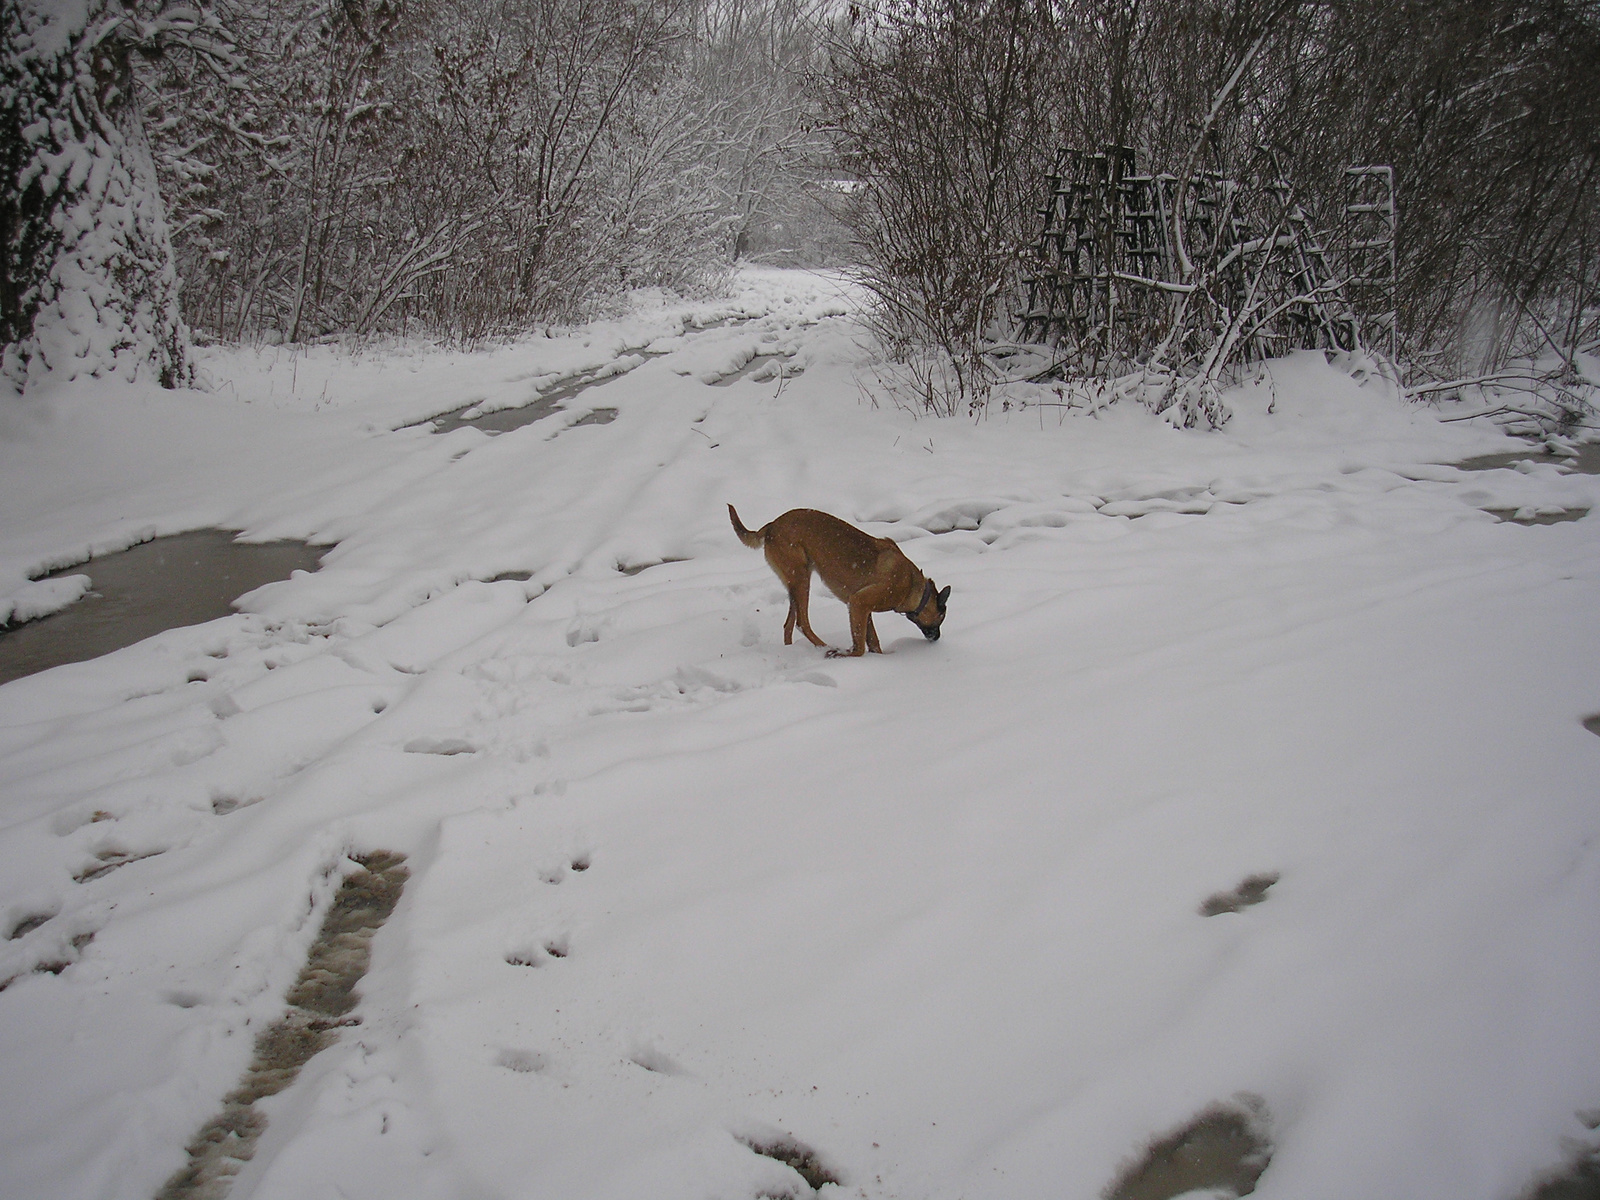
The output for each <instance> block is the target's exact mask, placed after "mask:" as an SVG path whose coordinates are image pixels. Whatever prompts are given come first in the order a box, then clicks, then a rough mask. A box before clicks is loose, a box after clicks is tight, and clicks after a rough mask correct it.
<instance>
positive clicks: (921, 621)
mask: <svg viewBox="0 0 1600 1200" xmlns="http://www.w3.org/2000/svg"><path fill="white" fill-rule="evenodd" d="M949 599H950V589H949V588H945V589H944V590H943V591H934V588H933V580H931V579H929V580H926V581H925V583H924V586H923V589H922V600H921V602H920V603H918V605H917V606H916V608H914V609H912V610H911V611H910V612H908V613H907V614H906V620H908V621H910V622H911V623H912V624H913V625H915V626H916V627H917V628H918V629H920V630H922V636H923V637H925V638H927V639H928V640H929V641H930V642H937V641H938V640H939V626H941V625H943V624H944V606H945V602H946V601H947V600H949Z"/></svg>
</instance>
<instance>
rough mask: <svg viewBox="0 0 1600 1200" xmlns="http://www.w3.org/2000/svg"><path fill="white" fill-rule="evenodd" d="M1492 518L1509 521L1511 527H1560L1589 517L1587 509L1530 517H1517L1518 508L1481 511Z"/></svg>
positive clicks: (1567, 510)
mask: <svg viewBox="0 0 1600 1200" xmlns="http://www.w3.org/2000/svg"><path fill="white" fill-rule="evenodd" d="M1483 511H1484V512H1486V513H1488V514H1489V515H1490V516H1492V517H1499V518H1500V519H1501V520H1502V521H1510V522H1511V523H1512V524H1513V525H1560V524H1562V523H1564V522H1566V521H1578V520H1582V519H1583V518H1584V517H1586V516H1588V515H1589V510H1588V509H1587V508H1567V509H1563V510H1562V511H1560V512H1553V513H1539V514H1537V515H1535V516H1531V517H1519V516H1517V514H1518V513H1519V512H1521V511H1522V510H1521V509H1520V508H1486V509H1484V510H1483Z"/></svg>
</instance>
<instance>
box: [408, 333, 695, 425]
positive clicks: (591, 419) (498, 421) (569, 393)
mask: <svg viewBox="0 0 1600 1200" xmlns="http://www.w3.org/2000/svg"><path fill="white" fill-rule="evenodd" d="M631 353H633V354H636V355H638V356H639V357H640V358H641V359H642V360H644V361H643V362H640V363H638V364H637V365H635V366H633V367H630V368H628V370H626V371H618V372H616V373H614V374H610V375H577V376H574V377H573V378H571V379H569V380H567V381H566V382H565V383H561V384H557V385H556V386H555V387H553V388H551V389H550V390H549V391H548V392H541V393H540V394H539V396H538V397H537V398H536V399H534V400H532V401H530V402H529V403H527V404H524V405H522V407H520V408H499V409H496V410H495V411H494V412H487V413H486V412H482V411H480V410H479V407H478V404H477V402H474V403H472V404H466V405H463V406H462V407H460V408H455V409H451V410H450V411H449V412H445V413H440V414H439V415H438V416H436V417H429V418H428V419H427V420H424V421H417V422H414V423H413V424H411V425H407V426H404V428H407V429H414V428H416V427H417V426H420V425H431V426H432V427H433V432H434V433H449V432H451V431H452V430H455V429H460V428H462V427H463V426H466V425H470V426H472V428H474V429H479V430H482V431H483V432H484V433H487V434H490V435H491V436H493V435H494V434H498V433H509V432H511V430H513V429H521V428H522V427H523V426H524V425H532V424H533V423H534V422H535V421H542V420H544V418H546V417H548V416H550V415H551V414H553V413H555V412H557V411H559V410H560V409H561V408H562V406H564V405H565V404H566V403H567V402H568V401H569V400H573V399H576V398H577V397H578V396H580V395H582V394H583V393H584V392H586V391H588V390H589V389H590V388H592V387H600V386H601V385H602V384H607V383H610V382H611V381H612V380H613V379H621V378H622V377H623V376H624V375H628V374H631V373H632V372H634V371H637V370H638V369H639V367H641V366H643V365H644V362H648V361H649V360H650V359H652V358H660V357H661V356H662V355H664V354H667V353H670V352H669V351H664V350H655V351H652V350H635V351H631ZM602 414H605V415H602ZM616 415H617V410H616V409H614V408H597V409H595V410H594V411H593V412H590V413H586V414H585V415H584V416H582V417H579V418H578V419H577V420H576V421H574V422H573V424H574V425H606V424H609V423H610V422H611V421H613V420H615V419H616Z"/></svg>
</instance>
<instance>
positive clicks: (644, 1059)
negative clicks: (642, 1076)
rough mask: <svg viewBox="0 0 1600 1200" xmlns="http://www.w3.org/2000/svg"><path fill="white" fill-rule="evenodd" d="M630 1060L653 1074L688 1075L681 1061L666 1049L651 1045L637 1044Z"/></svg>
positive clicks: (629, 1056)
mask: <svg viewBox="0 0 1600 1200" xmlns="http://www.w3.org/2000/svg"><path fill="white" fill-rule="evenodd" d="M628 1061H629V1062H631V1063H632V1064H633V1065H634V1066H636V1067H643V1068H644V1069H645V1070H646V1071H649V1072H650V1073H651V1074H653V1075H687V1074H688V1071H686V1070H685V1069H684V1067H683V1065H682V1064H681V1063H679V1062H678V1060H677V1059H675V1058H673V1057H672V1056H671V1055H670V1054H668V1053H666V1052H665V1051H664V1050H660V1049H657V1048H656V1047H655V1046H651V1045H640V1046H635V1047H634V1049H633V1052H632V1053H630V1054H629V1055H628Z"/></svg>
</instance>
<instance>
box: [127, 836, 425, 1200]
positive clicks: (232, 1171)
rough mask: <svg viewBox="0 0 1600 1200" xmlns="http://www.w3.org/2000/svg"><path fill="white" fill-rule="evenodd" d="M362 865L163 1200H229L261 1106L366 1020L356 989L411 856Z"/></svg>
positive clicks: (255, 1135)
mask: <svg viewBox="0 0 1600 1200" xmlns="http://www.w3.org/2000/svg"><path fill="white" fill-rule="evenodd" d="M355 861H356V862H358V863H360V864H361V866H362V870H360V871H357V872H355V873H354V874H352V875H350V876H349V877H348V878H346V879H345V881H344V883H342V884H341V885H340V886H339V891H338V894H337V895H336V896H335V897H334V900H333V907H332V908H331V909H329V910H328V915H327V916H326V917H325V918H324V919H323V922H322V929H321V930H320V931H319V932H318V934H317V940H316V941H315V942H313V943H312V945H311V952H310V954H309V955H308V956H307V959H306V965H305V969H304V970H302V971H301V972H300V977H299V978H298V979H296V980H295V983H294V986H293V987H292V988H290V989H289V995H288V997H287V1000H288V1005H289V1008H288V1011H287V1012H285V1013H284V1015H283V1017H282V1018H280V1019H279V1020H278V1021H277V1022H275V1023H274V1024H273V1025H272V1026H271V1027H270V1028H268V1029H266V1030H263V1031H262V1032H261V1033H260V1034H259V1035H258V1036H257V1037H256V1045H255V1056H254V1058H253V1059H252V1060H251V1063H250V1067H249V1069H248V1070H246V1071H245V1075H244V1079H243V1080H241V1081H240V1084H239V1086H238V1087H237V1088H235V1089H234V1090H233V1091H231V1092H229V1093H228V1095H226V1096H224V1097H223V1100H222V1111H221V1112H220V1113H218V1114H217V1115H216V1116H215V1117H213V1118H212V1119H211V1120H210V1121H208V1122H206V1124H205V1125H204V1126H203V1127H202V1128H201V1130H200V1132H199V1133H198V1134H196V1135H195V1137H194V1140H193V1141H191V1142H190V1143H189V1146H188V1151H189V1163H188V1165H187V1166H185V1167H184V1168H183V1169H182V1170H180V1171H179V1172H178V1173H177V1174H175V1175H173V1177H172V1178H171V1179H169V1180H168V1181H167V1184H166V1186H165V1187H163V1188H162V1189H161V1191H160V1192H159V1193H157V1196H156V1200H222V1197H224V1196H225V1195H226V1194H227V1191H228V1188H229V1187H230V1186H231V1185H232V1182H233V1178H234V1176H236V1175H237V1174H238V1173H239V1171H240V1169H241V1168H242V1167H243V1166H244V1164H245V1163H247V1162H249V1161H250V1158H251V1156H252V1155H253V1154H254V1153H255V1149H256V1143H257V1141H259V1140H260V1137H261V1134H262V1131H263V1130H265V1129H266V1127H267V1119H266V1117H265V1116H264V1115H262V1114H261V1113H260V1112H258V1111H256V1108H255V1102H256V1101H257V1100H260V1099H261V1098H262V1097H264V1096H272V1095H276V1094H277V1093H278V1092H281V1091H283V1089H284V1088H286V1087H288V1086H289V1085H290V1084H291V1083H293V1082H294V1080H295V1077H296V1076H297V1075H299V1073H300V1068H302V1067H304V1066H305V1065H306V1063H308V1062H310V1061H311V1059H312V1057H313V1056H314V1055H315V1054H317V1052H318V1051H320V1050H323V1049H325V1048H326V1047H328V1046H330V1045H332V1044H333V1042H334V1040H335V1039H336V1038H337V1037H338V1036H339V1033H338V1031H339V1030H340V1029H341V1028H343V1027H345V1026H348V1025H357V1024H360V1018H358V1017H351V1016H349V1015H348V1014H349V1013H350V1011H351V1010H352V1009H353V1008H355V1006H356V1003H357V1001H358V1000H359V999H360V996H359V994H358V993H357V992H356V990H355V988H356V984H357V983H359V982H360V981H361V977H362V976H363V975H365V974H366V973H367V966H368V964H369V963H370V962H371V961H372V937H373V935H374V934H375V933H377V932H378V929H379V927H380V926H382V925H383V923H384V922H385V921H386V920H388V919H389V914H390V913H392V912H393V911H394V906H395V905H396V904H398V903H399V901H400V893H401V891H402V889H404V887H405V882H406V879H407V878H408V877H409V876H410V874H411V872H410V870H409V868H407V867H406V866H405V865H404V863H405V855H403V854H395V853H392V852H389V851H378V852H376V853H373V854H369V855H365V856H361V857H357V858H356V859H355Z"/></svg>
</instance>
